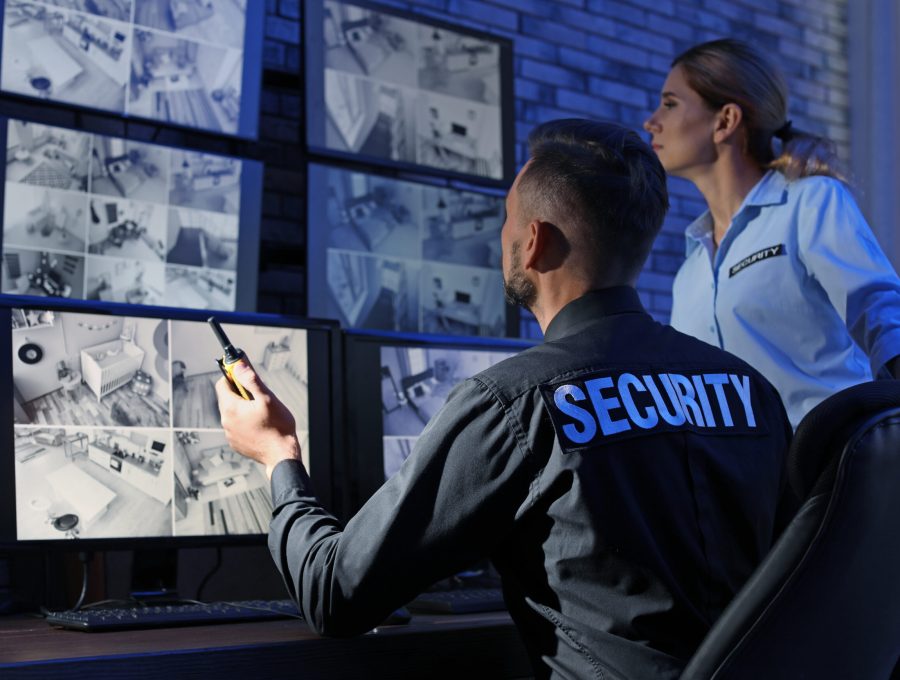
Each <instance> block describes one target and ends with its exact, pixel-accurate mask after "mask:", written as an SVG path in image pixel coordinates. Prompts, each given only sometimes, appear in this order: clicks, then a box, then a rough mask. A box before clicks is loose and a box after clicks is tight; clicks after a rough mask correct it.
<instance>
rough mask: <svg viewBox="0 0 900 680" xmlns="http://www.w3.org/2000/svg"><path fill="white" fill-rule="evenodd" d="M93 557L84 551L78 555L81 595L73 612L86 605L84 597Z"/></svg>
mask: <svg viewBox="0 0 900 680" xmlns="http://www.w3.org/2000/svg"><path fill="white" fill-rule="evenodd" d="M91 557H93V555H92V554H91V553H89V552H86V551H84V550H82V551H79V553H78V559H79V560H80V561H81V595H79V596H78V602H76V603H75V606H74V607H72V611H76V612H77V611H78V610H79V609H81V605H82V604H83V603H84V596H85V595H86V594H87V586H88V572H89V565H90V562H91Z"/></svg>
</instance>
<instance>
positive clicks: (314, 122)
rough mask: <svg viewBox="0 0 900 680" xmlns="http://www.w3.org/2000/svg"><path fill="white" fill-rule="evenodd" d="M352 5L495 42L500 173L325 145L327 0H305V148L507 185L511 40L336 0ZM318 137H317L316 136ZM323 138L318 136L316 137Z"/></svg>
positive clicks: (511, 154)
mask: <svg viewBox="0 0 900 680" xmlns="http://www.w3.org/2000/svg"><path fill="white" fill-rule="evenodd" d="M334 1H335V2H340V3H343V4H348V5H355V6H357V7H361V8H364V9H368V10H372V11H375V12H379V13H383V14H388V15H390V16H394V17H397V18H400V19H404V20H406V21H411V22H416V23H419V24H423V25H425V26H433V27H435V28H440V29H442V30H446V31H451V32H454V33H459V34H462V35H466V36H469V37H472V38H476V39H478V40H483V41H485V42H492V43H495V44H496V45H497V46H498V47H499V49H500V65H499V69H500V93H499V95H500V96H499V107H500V134H501V149H502V152H503V176H502V177H499V178H495V177H487V176H484V175H475V174H469V173H464V172H456V171H452V170H444V169H441V168H437V167H434V166H430V165H422V164H418V163H414V162H409V161H395V160H392V159H389V158H380V157H378V156H370V155H366V154H360V153H353V152H346V151H340V150H338V149H331V148H328V147H327V146H326V145H325V142H324V140H325V115H326V114H325V83H324V73H325V68H324V41H323V38H322V21H323V9H324V2H325V0H307V1H306V2H304V3H303V18H302V21H303V41H304V45H303V49H304V72H305V77H306V83H305V93H306V136H305V141H306V149H307V153H308V154H309V155H310V156H311V159H314V158H315V157H316V156H322V157H326V158H333V159H340V160H346V161H356V162H362V163H366V164H368V165H370V166H374V167H376V168H377V167H383V168H394V169H397V170H404V171H407V172H412V173H416V174H421V175H432V176H435V177H439V178H444V179H456V180H461V181H464V182H470V183H474V184H481V185H484V186H493V187H503V188H506V187H509V186H510V185H511V184H512V182H513V180H514V179H515V175H516V158H515V156H516V122H515V107H514V102H515V72H514V68H513V41H512V40H511V39H509V38H507V37H504V36H502V35H498V34H496V33H489V32H487V31H483V30H478V29H476V28H472V27H471V26H470V25H468V24H454V23H451V22H450V21H445V20H442V19H438V18H435V17H434V16H432V15H431V14H427V15H426V14H420V13H416V12H411V11H404V10H402V9H398V8H396V7H390V6H385V5H381V4H379V3H377V2H371V1H370V0H334ZM317 136H318V137H317ZM319 140H321V141H319Z"/></svg>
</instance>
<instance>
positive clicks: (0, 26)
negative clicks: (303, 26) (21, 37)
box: [0, 0, 266, 141]
mask: <svg viewBox="0 0 900 680" xmlns="http://www.w3.org/2000/svg"><path fill="white" fill-rule="evenodd" d="M75 11H78V10H75ZM81 13H82V14H84V13H85V12H81ZM87 14H90V12H87ZM5 17H6V2H5V0H0V56H2V54H3V33H4V19H5ZM245 17H246V19H245V22H244V50H243V56H242V61H241V113H240V115H239V119H238V120H239V122H238V130H237V132H225V131H222V130H209V129H207V128H203V127H194V126H191V125H185V124H183V123H177V122H172V121H168V120H162V119H159V118H146V117H144V116H139V115H134V114H129V113H125V112H122V113H119V112H116V111H110V110H109V109H101V108H95V107H92V106H87V105H85V104H72V103H69V102H62V101H59V100H55V99H42V98H40V97H32V96H30V95H27V94H21V93H18V92H12V91H10V90H5V89H2V88H0V98H3V99H7V98H8V99H9V100H11V101H16V102H23V103H29V104H31V105H33V106H40V107H46V108H50V109H57V110H60V111H75V112H80V113H90V114H92V115H93V114H97V115H103V116H108V117H110V118H111V119H115V120H125V121H133V122H135V123H144V124H150V125H154V126H160V127H167V128H171V129H173V130H180V131H183V132H189V133H195V134H202V135H212V136H217V137H220V138H221V137H225V138H233V139H244V140H249V141H256V140H258V139H259V125H260V117H261V111H262V106H261V102H262V80H263V43H264V41H265V38H264V33H265V20H266V9H265V3H262V2H260V3H256V2H249V3H247V11H246V14H245ZM101 18H102V17H101ZM151 30H152V29H151ZM248 65H249V66H251V67H253V68H251V69H248V68H247V67H248ZM248 71H249V73H250V78H249V79H248V78H246V76H247V74H248ZM129 73H130V67H129ZM245 95H248V96H250V97H252V104H253V105H252V106H251V107H249V108H248V109H246V114H245V108H244V101H245ZM245 115H246V120H245ZM242 127H246V128H252V131H251V130H248V131H247V132H241V128H242Z"/></svg>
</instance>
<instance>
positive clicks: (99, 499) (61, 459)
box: [14, 426, 172, 540]
mask: <svg viewBox="0 0 900 680" xmlns="http://www.w3.org/2000/svg"><path fill="white" fill-rule="evenodd" d="M14 447H15V457H16V463H15V471H16V530H17V536H18V538H19V540H53V539H59V540H65V539H79V538H122V537H131V536H142V537H143V536H147V537H155V536H171V535H172V454H171V451H172V433H171V432H170V431H169V430H163V429H146V428H133V429H130V430H127V431H126V430H110V429H97V428H86V427H79V426H74V427H73V426H69V427H32V426H27V427H25V426H23V427H16V428H15V442H14Z"/></svg>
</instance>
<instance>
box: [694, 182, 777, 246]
mask: <svg viewBox="0 0 900 680" xmlns="http://www.w3.org/2000/svg"><path fill="white" fill-rule="evenodd" d="M787 185H788V181H787V178H785V176H784V175H783V174H781V173H780V172H778V171H777V170H769V171H768V172H766V174H765V175H763V176H762V177H761V178H760V180H759V181H758V182H757V183H756V184H755V185H754V186H753V188H752V189H750V192H749V193H748V194H747V195H746V196H745V197H744V202H743V203H741V207H740V208H739V209H738V211H737V214H736V215H735V217H737V216H738V215H740V214H741V213H742V212H744V211H745V210H747V209H748V208H750V207H762V206H766V205H779V204H781V203H785V202H787ZM712 229H713V222H712V215H710V214H709V210H707V211H706V212H704V213H703V214H702V215H700V217H698V218H697V219H696V220H694V221H693V222H691V223H690V224H689V225H688V226H687V229H685V231H684V235H685V238H686V244H685V245H686V248H685V255H690V254H691V253H692V252H694V250H696V249H697V248H699V247H700V246H701V245H703V242H704V241H706V240H708V239H711V238H712Z"/></svg>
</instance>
